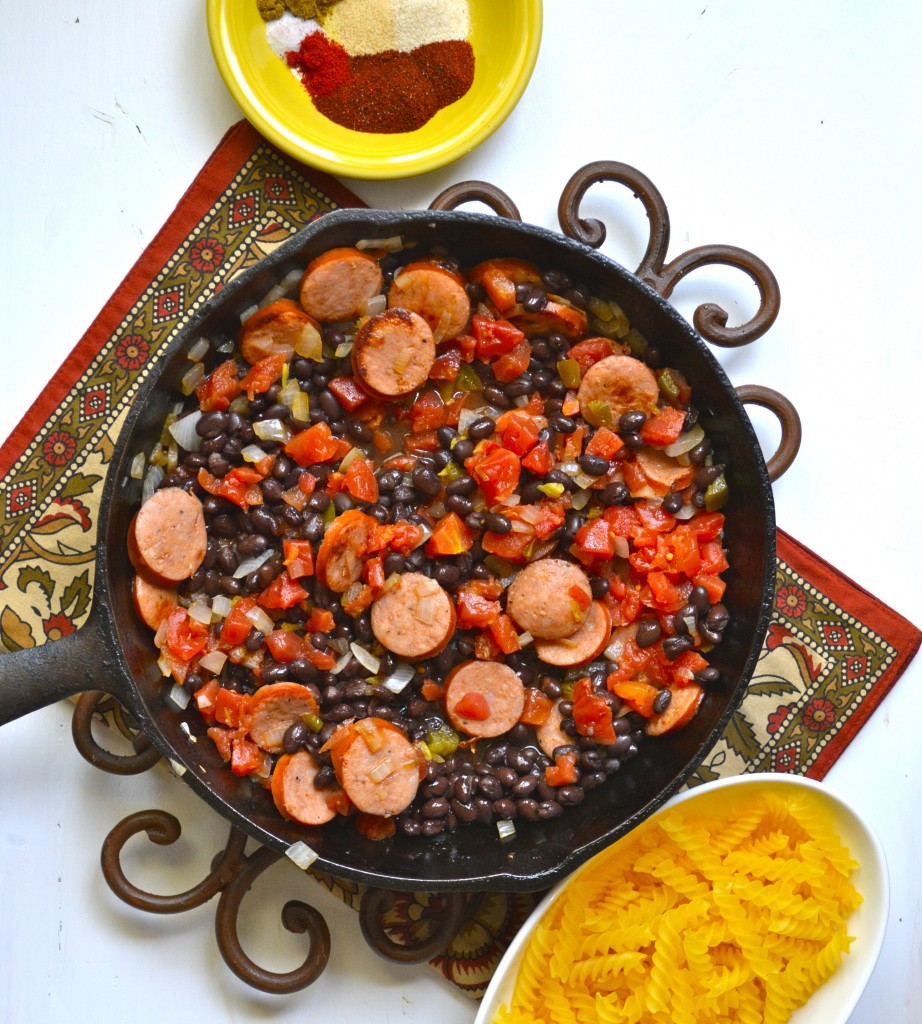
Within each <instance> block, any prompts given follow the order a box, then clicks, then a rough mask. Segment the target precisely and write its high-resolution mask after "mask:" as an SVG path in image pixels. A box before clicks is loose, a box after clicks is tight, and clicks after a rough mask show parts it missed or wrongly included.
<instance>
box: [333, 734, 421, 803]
mask: <svg viewBox="0 0 922 1024" xmlns="http://www.w3.org/2000/svg"><path fill="white" fill-rule="evenodd" d="M330 756H331V758H332V761H333V770H334V771H335V772H336V777H337V779H339V784H340V785H341V786H342V787H343V790H344V792H345V794H346V796H347V797H349V799H350V800H351V801H352V803H353V804H355V806H356V807H357V808H358V809H359V810H360V811H364V812H365V813H366V814H375V815H378V816H379V817H391V816H392V815H394V814H400V812H401V811H404V810H406V809H407V807H409V805H410V804H411V803H412V802H413V798H414V797H415V796H416V791H417V789H418V788H419V777H420V760H419V754H418V752H417V750H416V748H415V747H414V746H413V744H412V743H410V741H409V740H408V739H407V738H406V736H405V735H404V734H403V733H402V732H401V731H400V729H398V728H397V726H395V725H394V724H393V723H392V722H388V721H386V720H385V719H383V718H363V719H360V720H359V721H357V722H348V723H346V724H344V725H341V726H340V727H339V728H338V729H337V730H336V732H335V733H334V734H333V737H332V738H331V740H330Z"/></svg>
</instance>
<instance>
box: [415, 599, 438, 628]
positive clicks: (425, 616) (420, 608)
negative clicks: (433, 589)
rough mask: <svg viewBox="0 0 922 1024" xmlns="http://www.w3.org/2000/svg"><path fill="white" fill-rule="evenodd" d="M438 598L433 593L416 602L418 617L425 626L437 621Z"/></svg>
mask: <svg viewBox="0 0 922 1024" xmlns="http://www.w3.org/2000/svg"><path fill="white" fill-rule="evenodd" d="M435 611H436V599H435V598H434V597H433V596H432V595H431V594H426V595H425V596H424V597H421V598H420V599H419V601H418V602H417V604H416V617H417V618H418V619H419V621H420V622H421V623H422V624H423V625H424V626H431V625H432V623H433V622H435Z"/></svg>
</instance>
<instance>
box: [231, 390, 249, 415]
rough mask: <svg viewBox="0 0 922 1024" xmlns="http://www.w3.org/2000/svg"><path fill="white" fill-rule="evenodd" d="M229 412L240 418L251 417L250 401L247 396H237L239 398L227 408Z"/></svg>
mask: <svg viewBox="0 0 922 1024" xmlns="http://www.w3.org/2000/svg"><path fill="white" fill-rule="evenodd" d="M227 411H228V412H235V413H237V415H238V416H249V415H250V400H249V398H247V396H246V394H245V393H244V394H242V395H237V397H236V398H235V399H234V400H233V401H232V402H231V404H230V405H229V406H228V407H227Z"/></svg>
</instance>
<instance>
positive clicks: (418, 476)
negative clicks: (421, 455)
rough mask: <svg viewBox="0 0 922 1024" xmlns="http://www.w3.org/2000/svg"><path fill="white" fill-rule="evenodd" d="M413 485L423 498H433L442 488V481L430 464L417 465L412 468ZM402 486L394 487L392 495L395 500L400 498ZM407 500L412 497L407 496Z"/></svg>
mask: <svg viewBox="0 0 922 1024" xmlns="http://www.w3.org/2000/svg"><path fill="white" fill-rule="evenodd" d="M413 487H414V488H415V489H416V490H417V492H418V493H419V494H421V495H422V496H423V497H425V498H434V497H435V496H436V495H437V494H438V493H439V491H440V490H441V489H442V481H441V480H439V476H438V473H436V472H435V470H434V469H433V468H432V467H431V466H427V465H419V466H417V467H416V468H415V469H414V470H413ZM402 490H403V488H400V487H398V488H396V489H395V490H394V497H395V499H396V500H398V501H399V500H401V499H400V492H401V491H402ZM407 500H410V501H412V500H413V497H412V496H411V497H408V498H407Z"/></svg>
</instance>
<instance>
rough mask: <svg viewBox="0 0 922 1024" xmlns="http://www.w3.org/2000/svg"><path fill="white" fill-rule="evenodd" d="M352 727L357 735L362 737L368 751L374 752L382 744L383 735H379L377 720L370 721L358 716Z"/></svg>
mask: <svg viewBox="0 0 922 1024" xmlns="http://www.w3.org/2000/svg"><path fill="white" fill-rule="evenodd" d="M354 728H355V731H356V732H357V733H358V734H359V736H361V737H362V740H363V741H364V743H365V746H366V747H368V750H369V752H370V753H372V754H376V753H377V752H378V751H379V750H380V749H381V748H382V747H383V746H384V737H383V736H382V735H381V730H380V729H379V728H378V724H377V722H372V721H370V720H369V719H367V718H360V719H359V720H358V721H357V722H356V723H355V727H354Z"/></svg>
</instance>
